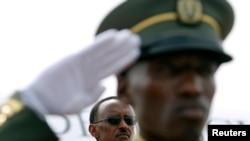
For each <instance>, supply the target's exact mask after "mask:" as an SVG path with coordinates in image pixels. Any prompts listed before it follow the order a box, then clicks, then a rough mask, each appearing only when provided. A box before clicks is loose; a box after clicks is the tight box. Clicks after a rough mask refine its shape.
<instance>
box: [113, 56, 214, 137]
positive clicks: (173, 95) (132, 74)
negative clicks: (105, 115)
mask: <svg viewBox="0 0 250 141" xmlns="http://www.w3.org/2000/svg"><path fill="white" fill-rule="evenodd" d="M217 68H218V65H217V63H216V62H215V61H212V60H211V59H209V57H208V56H207V57H206V55H197V54H193V53H188V54H180V53H179V54H174V55H171V56H170V55H166V56H160V57H155V58H151V59H149V60H146V61H141V62H138V63H137V64H135V65H134V66H133V67H132V68H131V69H130V70H129V71H128V73H127V74H126V76H124V77H120V78H119V79H118V80H119V87H118V93H119V96H120V97H121V98H122V99H123V100H124V101H126V102H129V103H131V104H132V105H133V107H134V109H135V113H136V116H137V119H138V121H139V126H140V130H141V131H140V132H141V134H142V136H143V137H148V138H150V137H152V138H153V140H168V139H170V140H171V139H172V140H182V141H189V140H196V139H197V138H199V136H200V133H201V131H202V129H203V126H204V124H205V122H206V120H207V117H208V114H209V109H210V104H211V102H212V98H213V96H214V93H215V84H214V73H215V71H216V70H217Z"/></svg>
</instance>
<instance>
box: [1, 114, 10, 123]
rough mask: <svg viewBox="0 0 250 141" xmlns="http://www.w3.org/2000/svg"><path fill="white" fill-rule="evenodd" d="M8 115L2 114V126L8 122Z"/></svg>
mask: <svg viewBox="0 0 250 141" xmlns="http://www.w3.org/2000/svg"><path fill="white" fill-rule="evenodd" d="M7 118H8V117H7V115H5V114H0V125H2V124H4V123H5V122H6V120H7Z"/></svg>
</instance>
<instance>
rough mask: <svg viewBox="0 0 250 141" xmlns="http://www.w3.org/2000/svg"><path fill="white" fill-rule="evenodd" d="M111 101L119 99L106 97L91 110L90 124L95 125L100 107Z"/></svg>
mask: <svg viewBox="0 0 250 141" xmlns="http://www.w3.org/2000/svg"><path fill="white" fill-rule="evenodd" d="M111 99H118V97H117V96H110V97H106V98H104V99H102V100H100V101H98V102H97V103H96V104H95V105H94V106H93V107H92V109H91V111H90V114H89V122H90V123H94V122H95V118H96V114H97V112H98V109H99V107H100V105H101V104H102V103H103V102H105V101H108V100H111Z"/></svg>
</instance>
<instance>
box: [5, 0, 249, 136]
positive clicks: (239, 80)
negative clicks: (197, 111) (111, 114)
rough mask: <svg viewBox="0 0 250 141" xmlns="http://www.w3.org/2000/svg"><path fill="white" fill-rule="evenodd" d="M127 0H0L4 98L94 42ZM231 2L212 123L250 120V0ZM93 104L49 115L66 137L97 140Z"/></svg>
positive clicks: (109, 89) (112, 82)
mask: <svg viewBox="0 0 250 141" xmlns="http://www.w3.org/2000/svg"><path fill="white" fill-rule="evenodd" d="M123 1H124V0H89V1H87V0H43V1H39V0H36V1H35V0H22V1H20V0H0V103H2V102H3V101H4V100H6V98H8V97H9V96H10V95H11V94H12V93H13V92H14V91H16V90H18V89H22V88H24V87H26V86H27V85H29V84H30V83H31V82H32V81H33V80H34V79H35V78H36V77H37V76H38V75H39V74H40V73H41V72H42V71H43V70H45V69H46V68H48V67H49V66H51V65H52V64H54V63H55V62H57V61H58V60H60V59H61V58H63V57H65V56H67V55H70V54H72V53H75V52H78V51H80V50H82V49H83V48H84V46H86V45H88V44H89V43H91V41H93V39H94V33H95V31H96V28H97V26H98V25H99V23H100V21H101V20H102V19H103V18H104V16H105V15H106V14H107V13H108V12H109V11H110V10H112V9H113V8H114V7H115V6H116V5H118V4H120V3H121V2H123ZM229 2H230V3H231V4H232V6H233V8H234V9H235V16H236V19H235V25H234V28H233V30H232V32H231V34H230V35H229V37H228V38H227V39H226V41H225V42H224V47H225V48H224V49H225V50H226V51H227V52H228V53H229V54H231V55H232V56H233V57H234V60H233V61H232V62H230V63H227V64H224V65H222V66H221V68H220V69H219V72H218V73H217V75H216V80H217V85H218V88H217V91H216V96H215V98H214V102H213V107H212V111H211V114H210V118H209V121H208V122H209V124H250V110H249V108H248V107H249V106H250V103H249V101H250V86H249V84H250V73H249V72H250V65H249V63H247V62H248V61H249V60H250V49H249V46H250V42H249V41H250V39H249V35H248V34H249V33H250V27H249V25H250V18H249V12H250V10H249V5H250V1H247V0H237V1H236V0H229ZM103 85H105V86H106V91H105V93H104V94H103V95H102V97H101V98H103V97H107V96H111V95H115V92H116V79H115V77H114V76H110V77H108V78H107V79H104V80H103ZM58 104H61V103H58ZM90 107H91V106H90ZM90 107H89V108H90ZM89 108H86V109H84V111H83V112H82V114H79V115H72V116H65V117H61V116H47V118H46V119H47V121H48V122H49V124H50V125H51V127H52V128H53V130H54V131H55V132H56V133H57V134H58V136H60V137H61V140H62V141H68V140H74V141H94V139H93V138H91V137H90V135H89V133H88V112H89ZM204 135H206V128H204Z"/></svg>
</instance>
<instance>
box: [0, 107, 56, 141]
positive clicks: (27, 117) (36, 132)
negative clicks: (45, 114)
mask: <svg viewBox="0 0 250 141" xmlns="http://www.w3.org/2000/svg"><path fill="white" fill-rule="evenodd" d="M0 120H1V119H0ZM0 141H58V138H57V136H56V135H55V133H54V132H53V131H52V130H51V128H50V127H49V125H48V124H47V122H46V121H44V120H43V119H41V118H40V117H39V116H38V115H36V113H35V112H34V111H32V110H31V109H30V108H28V107H26V106H24V107H23V108H22V109H21V110H20V111H19V112H17V113H15V114H14V115H12V116H11V117H10V118H8V119H7V120H6V121H5V122H4V123H3V124H2V125H0Z"/></svg>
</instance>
